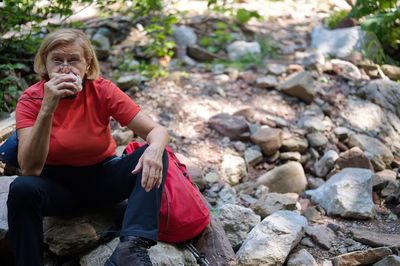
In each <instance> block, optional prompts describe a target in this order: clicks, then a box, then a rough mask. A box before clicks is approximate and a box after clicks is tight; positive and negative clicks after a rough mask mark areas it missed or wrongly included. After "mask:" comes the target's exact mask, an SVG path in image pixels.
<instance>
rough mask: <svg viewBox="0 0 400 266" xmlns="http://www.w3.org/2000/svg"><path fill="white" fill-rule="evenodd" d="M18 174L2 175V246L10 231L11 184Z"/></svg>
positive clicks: (0, 238)
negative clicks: (8, 205)
mask: <svg viewBox="0 0 400 266" xmlns="http://www.w3.org/2000/svg"><path fill="white" fill-rule="evenodd" d="M15 178H16V176H0V246H1V243H2V242H3V241H4V240H5V237H6V234H7V232H8V222H7V199H8V191H9V188H10V184H11V182H12V181H14V179H15Z"/></svg>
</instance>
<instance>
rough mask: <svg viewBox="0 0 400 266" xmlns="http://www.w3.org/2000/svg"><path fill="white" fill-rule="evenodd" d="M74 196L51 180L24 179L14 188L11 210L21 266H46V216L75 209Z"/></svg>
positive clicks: (12, 236) (11, 227) (12, 238)
mask: <svg viewBox="0 0 400 266" xmlns="http://www.w3.org/2000/svg"><path fill="white" fill-rule="evenodd" d="M74 198H75V197H74V196H73V193H72V192H71V191H69V190H68V189H67V188H66V187H64V186H62V185H61V184H59V183H56V182H54V181H53V180H51V179H50V178H46V177H38V176H20V177H17V178H16V179H15V180H14V181H13V182H12V183H11V185H10V190H9V195H8V201H7V208H8V226H9V238H10V242H11V247H12V250H13V252H14V255H15V258H16V265H17V266H43V216H45V215H46V216H47V215H59V214H62V213H63V212H65V211H69V210H72V208H73V206H74V205H75V199H74Z"/></svg>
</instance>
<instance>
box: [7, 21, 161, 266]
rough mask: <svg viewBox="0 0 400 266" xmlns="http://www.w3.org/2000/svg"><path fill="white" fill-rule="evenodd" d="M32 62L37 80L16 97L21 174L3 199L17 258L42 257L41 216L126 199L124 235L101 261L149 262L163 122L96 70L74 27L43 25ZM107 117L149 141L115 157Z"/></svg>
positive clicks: (33, 261) (21, 264)
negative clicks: (48, 30)
mask: <svg viewBox="0 0 400 266" xmlns="http://www.w3.org/2000/svg"><path fill="white" fill-rule="evenodd" d="M34 68H35V72H37V73H38V74H39V75H40V77H41V78H42V79H41V81H39V82H38V83H36V84H34V85H33V86H31V87H29V88H28V89H27V90H26V91H25V92H24V93H23V95H22V96H21V97H20V99H19V102H18V104H17V109H16V122H17V125H16V127H17V132H18V137H19V146H18V149H19V150H18V162H19V164H20V166H21V170H22V176H19V177H18V178H16V179H15V180H14V182H13V183H12V184H11V185H10V192H9V197H8V201H7V206H8V224H9V237H10V241H11V245H12V249H13V251H14V254H15V257H16V265H18V266H28V265H35V266H36V265H37V266H39V265H40V266H42V265H43V264H44V263H43V259H42V256H43V247H42V243H43V229H42V219H43V217H44V216H54V215H62V214H65V213H67V212H70V211H74V210H76V209H77V208H81V207H90V206H95V205H97V206H102V205H109V204H114V203H118V202H121V201H123V200H124V199H126V198H128V206H127V209H126V212H125V216H124V220H123V225H122V230H121V234H120V240H121V242H120V244H119V245H118V247H117V248H116V250H115V251H114V253H113V255H112V256H111V257H110V259H109V260H108V261H107V263H106V265H119V266H123V265H151V261H150V259H149V257H148V255H147V249H148V248H149V247H150V246H151V245H154V244H155V243H156V240H157V232H158V214H159V209H160V203H161V193H162V189H163V184H164V179H165V176H166V172H167V168H168V165H167V164H168V159H167V155H166V153H165V147H166V144H167V142H168V138H169V137H168V133H167V130H166V129H165V128H163V127H162V126H160V125H158V124H156V123H155V122H153V121H152V120H151V119H150V118H149V117H148V116H146V115H145V114H144V113H143V112H142V111H141V110H140V107H139V106H138V105H136V104H135V103H134V102H133V101H132V100H131V99H130V98H129V97H128V96H127V95H125V94H124V93H123V92H122V91H121V90H120V89H119V88H118V87H116V86H115V85H114V84H113V83H112V82H110V81H109V80H106V79H104V78H101V77H99V64H98V61H97V58H96V55H95V52H94V50H93V48H92V46H91V44H90V41H89V39H88V38H87V36H86V35H85V34H84V33H83V32H81V31H79V30H75V29H60V30H57V31H55V32H53V33H51V34H49V35H48V36H47V37H46V38H45V39H44V40H43V43H42V44H41V46H40V48H39V51H38V53H37V55H36V57H35V62H34ZM81 82H82V83H83V84H81ZM110 116H112V117H113V118H114V119H116V120H117V121H118V122H119V123H120V124H121V125H122V126H127V127H128V128H130V129H131V130H133V131H134V132H135V133H137V134H138V135H139V136H141V137H142V138H143V139H145V140H146V141H147V143H148V145H146V146H144V147H142V148H141V149H139V150H137V151H136V152H134V153H133V154H131V155H129V156H126V157H123V158H120V157H117V156H115V148H116V144H115V142H114V140H113V138H112V137H111V132H110V124H109V119H110Z"/></svg>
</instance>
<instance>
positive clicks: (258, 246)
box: [236, 211, 307, 266]
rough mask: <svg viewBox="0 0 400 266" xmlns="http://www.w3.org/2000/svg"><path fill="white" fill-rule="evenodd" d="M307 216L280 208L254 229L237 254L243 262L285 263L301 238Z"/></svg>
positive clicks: (240, 262)
mask: <svg viewBox="0 0 400 266" xmlns="http://www.w3.org/2000/svg"><path fill="white" fill-rule="evenodd" d="M306 226H307V220H306V218H304V217H303V216H301V215H299V214H297V213H295V212H291V211H278V212H275V213H274V214H272V215H270V216H268V217H267V218H265V219H264V220H263V221H262V222H261V223H260V224H258V225H257V226H256V227H254V228H253V230H251V232H250V234H249V235H248V237H247V239H246V241H245V242H244V243H243V244H242V246H241V248H240V249H239V251H238V252H237V253H236V256H237V258H238V261H239V265H260V266H267V265H271V266H275V265H282V264H283V263H284V262H285V260H286V257H287V256H288V254H289V253H290V251H291V250H292V249H293V248H294V247H295V246H296V245H297V244H298V243H299V242H300V240H301V238H302V237H303V234H304V228H305V227H306Z"/></svg>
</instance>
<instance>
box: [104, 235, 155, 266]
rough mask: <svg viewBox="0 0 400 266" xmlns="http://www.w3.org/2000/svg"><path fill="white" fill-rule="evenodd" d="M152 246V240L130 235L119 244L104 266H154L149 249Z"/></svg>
mask: <svg viewBox="0 0 400 266" xmlns="http://www.w3.org/2000/svg"><path fill="white" fill-rule="evenodd" d="M151 246H152V242H151V240H147V239H145V238H142V237H136V236H129V237H127V240H126V241H122V242H120V243H119V244H118V246H117V247H116V249H115V250H114V252H113V254H112V255H111V257H110V258H109V259H108V260H107V261H106V263H105V264H104V266H152V265H153V264H152V263H151V260H150V257H149V255H148V254H147V249H149V248H150V247H151Z"/></svg>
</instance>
